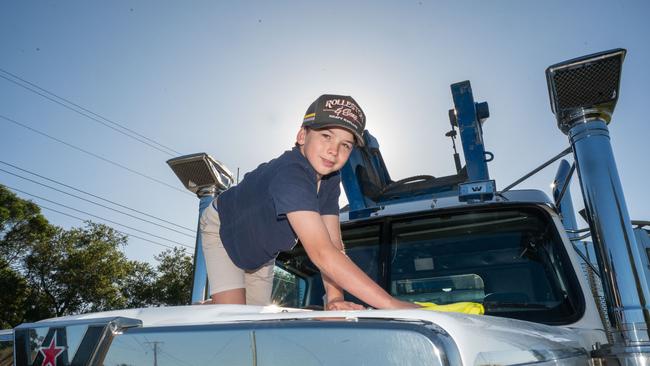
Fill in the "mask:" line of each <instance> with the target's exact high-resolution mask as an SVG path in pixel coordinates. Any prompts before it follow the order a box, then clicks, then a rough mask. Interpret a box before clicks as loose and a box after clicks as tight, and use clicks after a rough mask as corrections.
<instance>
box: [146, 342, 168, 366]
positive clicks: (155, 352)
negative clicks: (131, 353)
mask: <svg viewBox="0 0 650 366" xmlns="http://www.w3.org/2000/svg"><path fill="white" fill-rule="evenodd" d="M163 343H165V342H160V341H153V342H145V344H152V345H153V366H158V345H162V344H163Z"/></svg>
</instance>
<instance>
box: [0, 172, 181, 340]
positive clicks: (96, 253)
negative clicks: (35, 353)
mask: <svg viewBox="0 0 650 366" xmlns="http://www.w3.org/2000/svg"><path fill="white" fill-rule="evenodd" d="M126 244H127V237H126V236H125V235H123V234H120V233H119V232H117V231H116V230H114V229H112V228H110V227H108V226H106V225H102V224H95V223H92V222H86V224H85V226H84V227H82V228H72V229H70V230H65V229H62V228H60V227H56V226H53V225H50V224H49V223H48V221H47V220H46V219H45V217H44V216H43V215H41V213H40V209H39V207H38V206H37V205H35V204H34V203H32V202H29V201H26V200H23V199H21V198H19V197H17V196H16V195H15V194H13V193H12V192H11V191H9V190H7V189H6V188H5V187H3V186H2V185H0V288H2V289H3V296H2V297H1V298H0V327H1V328H7V327H12V326H15V325H17V324H19V323H22V322H27V321H36V320H40V319H44V318H49V317H54V316H62V315H69V314H77V313H82V312H88V311H102V310H110V309H117V308H127V307H146V306H160V305H181V304H186V303H188V302H189V296H190V289H191V283H192V258H191V257H190V256H188V255H187V254H186V252H185V250H181V249H178V248H174V249H172V250H166V251H164V252H162V253H161V254H159V255H158V256H156V257H155V259H156V260H157V262H158V264H157V265H156V268H155V269H154V268H153V267H152V265H150V264H149V263H144V262H138V261H130V260H127V258H126V257H125V256H124V253H123V252H122V249H123V247H124V246H125V245H126Z"/></svg>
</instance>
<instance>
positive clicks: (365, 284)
mask: <svg viewBox="0 0 650 366" xmlns="http://www.w3.org/2000/svg"><path fill="white" fill-rule="evenodd" d="M287 218H288V220H289V223H290V224H291V227H292V228H293V230H294V231H295V233H296V234H297V235H298V239H300V241H301V242H302V245H303V247H304V248H305V251H306V252H307V255H308V256H309V259H311V260H312V262H314V264H315V265H316V266H317V267H318V268H319V269H320V271H321V273H322V274H324V275H325V276H326V277H327V278H328V279H329V280H331V281H332V282H334V283H336V284H337V285H339V286H340V287H341V288H343V289H345V290H347V291H348V292H349V293H351V294H352V295H354V296H356V297H357V298H358V299H360V300H362V301H364V302H365V303H366V304H368V305H370V306H372V307H375V308H378V309H398V308H419V306H417V305H415V304H412V303H409V302H404V301H400V300H397V299H395V298H394V297H392V296H390V295H389V294H388V293H387V292H386V291H384V290H383V289H382V288H381V287H379V285H377V284H376V283H375V282H374V281H373V280H371V279H370V277H368V276H367V275H366V274H365V273H364V272H363V271H361V269H359V267H357V266H356V265H355V264H354V263H353V262H352V261H351V260H350V258H348V257H347V256H346V255H345V254H343V253H341V252H340V251H339V249H337V248H336V247H335V246H334V244H333V243H332V240H331V238H330V234H329V232H328V230H327V227H326V226H325V223H324V222H323V219H322V218H321V216H320V214H318V213H317V212H314V211H294V212H289V213H288V214H287Z"/></svg>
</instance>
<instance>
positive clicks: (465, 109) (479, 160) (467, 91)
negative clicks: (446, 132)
mask: <svg viewBox="0 0 650 366" xmlns="http://www.w3.org/2000/svg"><path fill="white" fill-rule="evenodd" d="M451 95H452V97H453V99H454V110H455V112H456V122H457V123H458V130H459V131H460V140H461V142H462V143H463V153H464V155H465V164H466V167H467V176H468V181H470V182H472V181H484V180H489V179H490V174H489V172H488V167H487V161H486V159H485V147H484V146H483V129H482V128H481V123H480V120H479V118H478V115H477V113H476V112H477V111H476V106H477V105H476V103H475V102H474V96H473V95H472V86H471V85H470V82H469V81H468V80H466V81H462V82H460V83H456V84H452V85H451Z"/></svg>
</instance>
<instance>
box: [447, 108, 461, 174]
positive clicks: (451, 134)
mask: <svg viewBox="0 0 650 366" xmlns="http://www.w3.org/2000/svg"><path fill="white" fill-rule="evenodd" d="M449 123H451V131H449V132H447V133H446V134H445V136H447V137H450V138H451V146H452V148H453V149H454V163H455V164H456V174H458V173H460V169H461V167H460V155H458V151H457V150H456V136H457V135H458V133H457V132H456V127H458V121H457V120H456V110H455V109H450V110H449Z"/></svg>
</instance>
